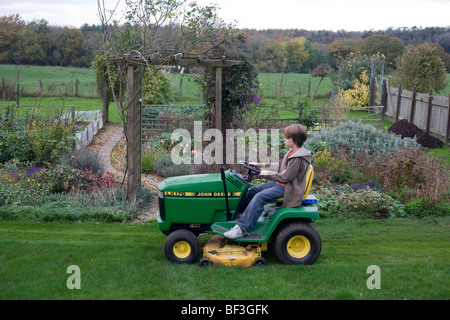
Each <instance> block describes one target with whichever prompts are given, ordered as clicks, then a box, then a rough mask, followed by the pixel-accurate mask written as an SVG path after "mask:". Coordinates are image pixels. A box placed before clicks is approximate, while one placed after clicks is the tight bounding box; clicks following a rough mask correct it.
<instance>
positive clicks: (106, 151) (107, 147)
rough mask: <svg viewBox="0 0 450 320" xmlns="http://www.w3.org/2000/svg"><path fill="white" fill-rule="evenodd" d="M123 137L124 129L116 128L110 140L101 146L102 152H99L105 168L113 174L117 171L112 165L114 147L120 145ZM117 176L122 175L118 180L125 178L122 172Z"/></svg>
mask: <svg viewBox="0 0 450 320" xmlns="http://www.w3.org/2000/svg"><path fill="white" fill-rule="evenodd" d="M122 136H123V127H122V126H115V127H114V128H113V130H112V133H111V135H110V136H109V139H108V140H107V141H106V142H105V143H104V144H103V145H102V146H101V148H100V150H99V151H98V155H99V157H100V160H101V162H102V164H103V168H105V170H106V171H109V172H112V173H115V172H116V171H117V170H116V169H114V167H113V166H112V164H111V153H112V151H113V149H114V147H115V146H116V145H117V144H118V143H119V141H120V139H122ZM117 175H120V177H117V178H123V173H122V172H120V171H119V172H117V173H116V176H117Z"/></svg>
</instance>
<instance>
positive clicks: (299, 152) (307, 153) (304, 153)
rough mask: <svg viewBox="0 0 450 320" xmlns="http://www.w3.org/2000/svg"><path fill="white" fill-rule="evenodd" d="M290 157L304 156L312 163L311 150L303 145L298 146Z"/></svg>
mask: <svg viewBox="0 0 450 320" xmlns="http://www.w3.org/2000/svg"><path fill="white" fill-rule="evenodd" d="M290 158H303V159H304V160H306V161H307V162H308V163H309V164H311V151H309V150H308V149H305V148H304V147H301V148H298V149H297V151H295V152H294V154H293V155H292V156H291V157H290Z"/></svg>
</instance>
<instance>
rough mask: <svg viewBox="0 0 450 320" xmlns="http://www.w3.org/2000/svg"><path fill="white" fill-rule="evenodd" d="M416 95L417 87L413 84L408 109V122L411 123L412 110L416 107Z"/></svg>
mask: <svg viewBox="0 0 450 320" xmlns="http://www.w3.org/2000/svg"><path fill="white" fill-rule="evenodd" d="M416 95H417V88H416V86H414V88H413V92H412V96H411V110H410V111H409V122H411V123H413V121H414V112H415V109H416Z"/></svg>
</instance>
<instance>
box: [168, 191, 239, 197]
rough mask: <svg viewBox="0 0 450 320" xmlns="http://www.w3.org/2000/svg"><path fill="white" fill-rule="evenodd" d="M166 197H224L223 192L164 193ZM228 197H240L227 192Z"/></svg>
mask: <svg viewBox="0 0 450 320" xmlns="http://www.w3.org/2000/svg"><path fill="white" fill-rule="evenodd" d="M164 196H166V197H209V198H214V197H225V192H179V191H164ZM228 196H229V197H240V196H241V193H240V192H228Z"/></svg>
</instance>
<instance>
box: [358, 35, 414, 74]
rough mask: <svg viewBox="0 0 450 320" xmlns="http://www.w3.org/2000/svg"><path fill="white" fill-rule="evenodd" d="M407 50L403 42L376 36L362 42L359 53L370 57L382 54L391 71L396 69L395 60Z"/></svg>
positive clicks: (394, 38)
mask: <svg viewBox="0 0 450 320" xmlns="http://www.w3.org/2000/svg"><path fill="white" fill-rule="evenodd" d="M404 50H405V45H404V44H403V41H402V40H400V39H398V38H396V37H391V36H386V35H381V34H374V35H371V36H369V37H367V38H366V39H364V40H363V42H361V45H360V47H359V51H360V53H361V54H365V55H368V56H371V55H374V54H377V53H380V54H383V55H384V56H385V58H386V63H387V67H388V68H389V69H391V70H393V69H394V67H395V59H397V58H398V57H399V56H401V55H402V53H403V51H404Z"/></svg>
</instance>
